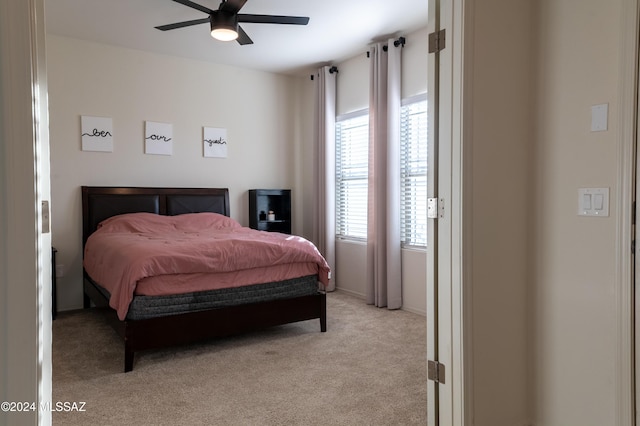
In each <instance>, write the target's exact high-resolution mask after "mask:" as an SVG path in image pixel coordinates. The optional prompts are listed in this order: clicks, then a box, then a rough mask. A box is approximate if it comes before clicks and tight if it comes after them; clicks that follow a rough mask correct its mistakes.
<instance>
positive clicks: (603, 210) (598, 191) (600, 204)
mask: <svg viewBox="0 0 640 426" xmlns="http://www.w3.org/2000/svg"><path fill="white" fill-rule="evenodd" d="M578 215H579V216H599V217H608V216H609V188H580V189H578Z"/></svg>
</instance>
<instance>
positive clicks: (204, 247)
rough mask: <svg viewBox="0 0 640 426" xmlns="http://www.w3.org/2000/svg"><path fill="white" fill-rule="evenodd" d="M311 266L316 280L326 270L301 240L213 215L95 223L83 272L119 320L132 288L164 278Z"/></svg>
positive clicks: (139, 216) (323, 278) (136, 216)
mask: <svg viewBox="0 0 640 426" xmlns="http://www.w3.org/2000/svg"><path fill="white" fill-rule="evenodd" d="M309 262H311V263H315V264H316V265H317V273H318V279H319V281H320V282H321V283H322V284H324V285H325V286H326V285H327V284H328V283H329V266H328V264H327V262H326V261H325V259H324V258H323V257H322V255H321V254H320V252H318V249H317V248H316V247H315V246H314V245H313V244H312V243H311V242H309V241H307V240H305V239H304V238H302V237H297V236H292V235H285V234H280V233H274V232H263V231H256V230H254V229H249V228H244V227H242V226H240V224H239V223H238V222H236V221H235V220H233V219H231V218H228V217H226V216H223V215H219V214H216V213H193V214H183V215H179V216H161V215H156V214H152V213H132V214H125V215H120V216H114V217H111V218H109V219H106V220H105V221H103V222H101V223H100V225H99V226H98V229H97V230H96V232H94V233H93V234H91V236H90V237H89V238H88V239H87V243H86V245H85V253H84V268H85V270H86V271H87V273H88V274H89V276H91V278H93V279H94V280H95V281H96V282H98V283H99V284H100V285H101V286H103V287H104V288H106V289H107V290H108V291H109V292H110V293H111V299H110V301H109V304H110V305H111V307H113V308H114V309H116V311H117V312H118V317H119V318H120V319H124V318H125V316H126V314H127V311H128V309H129V304H130V303H131V300H132V299H133V294H134V292H135V288H136V284H137V282H138V281H139V280H141V279H143V278H148V277H154V276H160V275H166V274H197V273H226V272H231V271H238V270H256V272H258V273H259V272H260V271H259V268H264V267H268V266H272V265H287V264H296V263H309Z"/></svg>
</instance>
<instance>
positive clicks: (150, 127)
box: [144, 121, 173, 155]
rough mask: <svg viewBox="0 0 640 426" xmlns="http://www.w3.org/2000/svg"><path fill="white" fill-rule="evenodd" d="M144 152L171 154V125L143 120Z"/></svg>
mask: <svg viewBox="0 0 640 426" xmlns="http://www.w3.org/2000/svg"><path fill="white" fill-rule="evenodd" d="M144 152H145V154H155V155H173V125H172V124H169V123H157V122H155V121H145V129H144Z"/></svg>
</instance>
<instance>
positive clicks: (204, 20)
mask: <svg viewBox="0 0 640 426" xmlns="http://www.w3.org/2000/svg"><path fill="white" fill-rule="evenodd" d="M208 22H209V18H202V19H194V20H192V21H184V22H176V23H175V24H167V25H159V26H157V27H156V28H157V29H159V30H160V31H168V30H175V29H176V28H184V27H190V26H191V25H198V24H205V23H208Z"/></svg>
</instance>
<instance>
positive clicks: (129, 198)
mask: <svg viewBox="0 0 640 426" xmlns="http://www.w3.org/2000/svg"><path fill="white" fill-rule="evenodd" d="M135 212H148V213H156V214H162V215H176V214H182V213H197V212H214V213H221V214H224V215H226V216H229V191H228V189H226V188H224V189H218V188H141V187H92V186H83V187H82V242H83V243H82V244H83V247H84V244H85V243H86V241H87V238H89V235H91V233H92V232H94V231H95V230H96V228H97V226H98V224H99V223H100V222H101V221H102V220H104V219H107V218H109V217H111V216H115V215H118V214H124V213H135ZM83 288H84V307H85V308H89V307H90V304H91V302H93V303H94V304H95V306H96V307H97V308H99V309H102V310H104V311H105V314H106V317H107V319H108V320H109V323H110V324H111V325H112V326H113V328H114V329H115V330H116V331H117V332H118V334H119V335H120V336H121V337H122V338H123V339H124V371H125V372H128V371H131V370H133V361H134V354H135V352H137V351H141V350H147V349H156V348H164V347H167V346H173V345H180V344H186V343H192V342H196V341H199V340H204V339H209V338H212V337H221V336H228V335H232V334H237V333H241V332H245V331H250V330H256V329H261V328H266V327H271V326H276V325H282V324H288V323H292V322H297V321H305V320H310V319H316V318H318V319H320V330H321V331H322V332H325V331H327V318H326V317H327V315H326V314H327V310H326V295H325V293H324V292H321V291H319V292H318V293H317V294H315V295H311V296H303V297H296V298H290V299H281V300H274V301H268V302H260V303H252V304H245V305H239V306H231V307H224V308H216V309H209V310H204V311H197V312H191V313H184V314H178V315H170V316H166V317H159V318H151V319H145V320H135V321H134V320H124V321H121V320H120V319H118V316H117V314H116V311H115V310H114V309H112V308H111V307H110V306H109V300H108V299H107V297H105V295H104V294H103V293H102V292H101V291H100V290H99V289H98V287H97V285H96V283H95V282H94V281H93V280H92V279H91V277H89V276H88V274H87V273H86V272H84V283H83Z"/></svg>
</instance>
